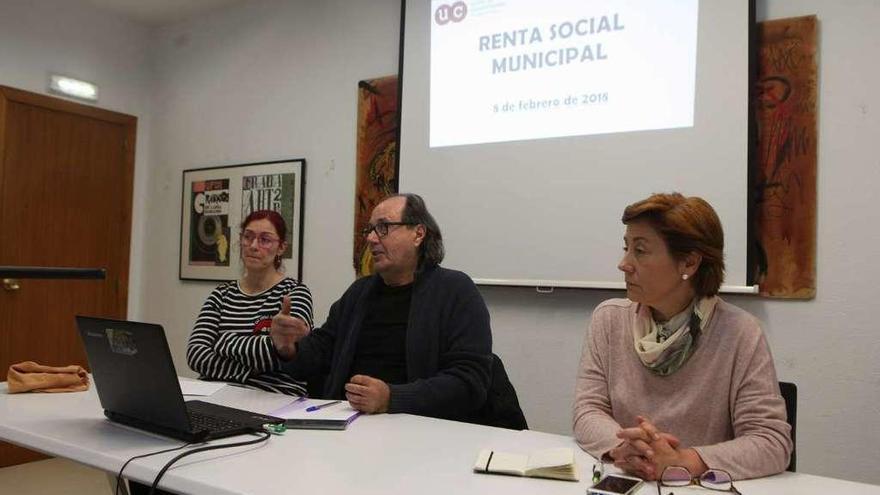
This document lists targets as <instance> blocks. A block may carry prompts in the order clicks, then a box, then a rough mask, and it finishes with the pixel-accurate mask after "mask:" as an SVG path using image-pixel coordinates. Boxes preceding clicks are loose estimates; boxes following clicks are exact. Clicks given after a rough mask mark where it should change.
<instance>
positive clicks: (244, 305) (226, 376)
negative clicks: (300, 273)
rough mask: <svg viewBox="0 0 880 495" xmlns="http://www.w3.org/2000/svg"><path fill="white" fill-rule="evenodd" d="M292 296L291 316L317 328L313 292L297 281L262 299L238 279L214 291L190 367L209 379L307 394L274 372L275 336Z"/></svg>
mask: <svg viewBox="0 0 880 495" xmlns="http://www.w3.org/2000/svg"><path fill="white" fill-rule="evenodd" d="M285 295H290V315H291V316H293V317H298V318H300V319H302V320H303V321H305V322H306V323H308V325H309V328H312V326H313V324H312V294H311V292H309V288H308V287H306V286H305V285H303V284H301V283H299V282H297V281H296V280H294V279H292V278H284V279H283V280H281V281H280V282H278V283H277V284H275V285H274V286H272V287H271V288H269V289H266V290H265V291H264V292H261V293H260V294H256V295H248V294H245V293H244V292H242V291H241V288H240V287H239V286H238V282H237V281H232V282H228V283H225V284H223V285H221V286H219V287H217V288H216V289H214V291H213V292H211V295H210V296H208V299H207V300H206V301H205V304H204V305H203V306H202V310H201V312H200V313H199V317H198V319H196V324H195V327H194V328H193V331H192V334H190V336H189V342H188V343H187V346H186V361H187V363H188V364H189V367H190V368H192V369H193V371H196V372H198V373H199V374H200V378H202V379H207V380H223V381H227V382H235V383H243V384H245V385H249V386H253V387H256V388H260V389H262V390H268V391H270V392H279V393H282V394H287V395H306V385H305V383H303V382H301V381H298V380H294V379H293V378H292V377H291V376H290V375H288V374H286V373H284V372H283V371H273V369H272V368H273V366H274V357H273V356H274V355H273V352H272V347H273V345H272V339H271V337H269V329H270V328H271V324H272V318H273V317H274V316H275V315H277V314H278V312H279V311H281V298H282V297H284V296H285Z"/></svg>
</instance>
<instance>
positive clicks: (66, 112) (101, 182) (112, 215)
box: [0, 86, 137, 466]
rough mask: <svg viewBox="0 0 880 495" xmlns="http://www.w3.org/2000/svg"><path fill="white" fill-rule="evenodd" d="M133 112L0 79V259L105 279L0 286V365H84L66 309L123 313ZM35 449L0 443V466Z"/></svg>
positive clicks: (17, 460) (119, 315) (31, 281)
mask: <svg viewBox="0 0 880 495" xmlns="http://www.w3.org/2000/svg"><path fill="white" fill-rule="evenodd" d="M136 127H137V119H136V118H135V117H132V116H129V115H123V114H119V113H115V112H109V111H106V110H101V109H97V108H95V107H90V106H87V105H81V104H77V103H72V102H69V101H66V100H61V99H58V98H52V97H49V96H45V95H40V94H36V93H29V92H25V91H20V90H16V89H12V88H8V87H4V86H0V265H10V266H58V267H102V268H106V270H107V278H106V279H105V280H36V279H20V280H18V281H17V282H18V284H17V285H18V288H17V289H15V288H14V285H15V284H10V283H6V284H3V285H2V286H0V372H2V373H3V377H2V378H0V380H5V373H6V370H8V369H9V365H10V364H13V363H17V362H20V361H25V360H31V361H36V362H38V363H41V364H47V365H53V366H62V365H68V364H79V365H83V366H85V365H86V364H87V363H86V357H85V353H84V351H83V349H82V346H81V344H80V341H79V336H78V334H77V332H76V327H75V324H74V318H73V317H74V315H77V314H85V315H95V316H104V317H117V318H124V317H125V315H126V303H127V297H128V258H129V243H130V236H131V201H132V181H133V172H134V145H135V130H136ZM37 458H42V456H41V455H39V454H36V453H34V452H30V451H27V450H25V449H22V448H18V447H14V446H12V445H9V444H5V443H2V442H0V466H7V465H12V464H20V463H22V462H27V461H30V460H34V459H37Z"/></svg>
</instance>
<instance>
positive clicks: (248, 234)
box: [239, 230, 281, 249]
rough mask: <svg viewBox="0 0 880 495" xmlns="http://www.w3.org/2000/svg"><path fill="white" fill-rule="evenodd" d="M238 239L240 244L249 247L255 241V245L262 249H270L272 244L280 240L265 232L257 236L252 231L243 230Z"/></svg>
mask: <svg viewBox="0 0 880 495" xmlns="http://www.w3.org/2000/svg"><path fill="white" fill-rule="evenodd" d="M239 239H240V240H241V243H242V244H243V245H245V246H250V245H251V244H253V242H254V240H255V239H256V241H257V245H259V246H260V247H261V248H263V249H265V248H269V247H272V245H273V244H275V243H276V242H278V241H280V240H281V239H279V238H277V237H275V236H273V235H271V234H267V233H265V232H262V233H260V234H257V233H256V232H254V231H253V230H245V231H244V232H242V233H241V235H240V236H239Z"/></svg>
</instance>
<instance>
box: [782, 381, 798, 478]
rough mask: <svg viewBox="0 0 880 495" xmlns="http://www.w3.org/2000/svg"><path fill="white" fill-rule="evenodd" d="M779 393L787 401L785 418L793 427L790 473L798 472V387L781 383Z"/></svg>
mask: <svg viewBox="0 0 880 495" xmlns="http://www.w3.org/2000/svg"><path fill="white" fill-rule="evenodd" d="M779 392H780V393H781V394H782V399H783V400H785V412H786V414H785V416H786V418H785V419H786V421H788V424H789V425H791V444H792V446H791V461H789V463H788V471H791V472H795V471H797V457H796V455H795V454H796V452H797V438H796V437H795V429H796V428H797V385H795V384H794V383H789V382H779Z"/></svg>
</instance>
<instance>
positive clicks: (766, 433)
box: [574, 299, 792, 479]
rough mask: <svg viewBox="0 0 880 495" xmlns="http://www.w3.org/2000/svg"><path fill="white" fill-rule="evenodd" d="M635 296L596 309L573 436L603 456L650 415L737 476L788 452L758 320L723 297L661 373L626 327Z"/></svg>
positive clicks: (780, 460) (773, 467) (770, 467)
mask: <svg viewBox="0 0 880 495" xmlns="http://www.w3.org/2000/svg"><path fill="white" fill-rule="evenodd" d="M637 308H638V304H636V303H634V302H632V301H630V300H628V299H610V300H608V301H605V302H603V303H602V304H600V305H599V306H598V307H597V308H596V310H595V311H594V312H593V317H592V321H591V322H590V332H589V334H588V335H587V336H586V339H585V341H584V348H583V356H582V358H581V365H580V369H579V370H578V377H577V386H576V388H575V400H574V436H575V439H576V440H577V442H578V444H579V445H580V446H581V448H583V449H584V450H586V451H587V452H589V453H590V454H591V455H592V456H593V457H596V458H601V456H602V455H603V454H605V453H607V452H608V451H609V450H611V449H612V448H614V447H616V446H617V445H618V444H619V443H620V440H619V439H618V438H617V437H616V436H615V433H616V432H617V431H618V430H620V428H621V427H631V426H635V425H636V424H637V422H636V416H637V415H640V414H641V415H646V416H648V417H649V418H650V419H651V420H652V421H653V422H654V424H655V425H657V427H658V428H659V429H660V430H661V431H664V432H667V433H671V434H673V435H676V436H677V437H678V438H679V439H680V440H681V445H682V447H693V448H694V449H696V451H697V452H698V453H699V455H700V457H701V458H702V459H703V462H705V463H706V465H707V466H709V467H710V468H716V469H724V470H726V471H728V472H730V474H731V475H732V476H733V477H734V479H745V478H757V477H760V476H767V475H770V474H775V473H779V472H782V471H783V470H785V468H786V467H787V466H788V459H789V456H790V455H791V449H792V442H791V428H790V427H789V425H788V423H787V422H786V421H785V402H784V401H783V400H782V396H780V394H779V384H778V382H777V381H776V369H775V368H774V367H773V358H772V356H771V355H770V349H769V347H768V346H767V341H766V339H765V338H764V333H763V332H762V331H761V327H760V325H759V324H758V322H757V320H756V319H755V318H754V317H753V316H751V315H750V314H748V313H746V312H745V311H743V310H741V309H739V308H737V307H736V306H733V305H732V304H728V303H726V302H724V301H719V302H718V305H717V306H716V307H715V312H714V314H713V315H712V317H711V320H710V321H709V323H708V325H707V326H706V327H705V329H704V333H703V335H702V336H701V338H700V341H699V346H698V347H697V349H696V351H694V353H693V355H691V357H690V359H689V360H688V361H687V362H686V363H685V364H684V365H683V366H682V367H681V369H679V370H678V371H676V372H675V373H673V374H671V375H669V376H665V377H662V376H657V375H655V374H653V373H651V372H650V371H649V370H648V369H647V368H645V367H644V365H642V363H641V361H639V358H638V356H637V355H636V352H635V349H634V348H633V337H632V332H631V331H630V328H631V326H632V324H633V321H634V319H635V317H636V310H637Z"/></svg>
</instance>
